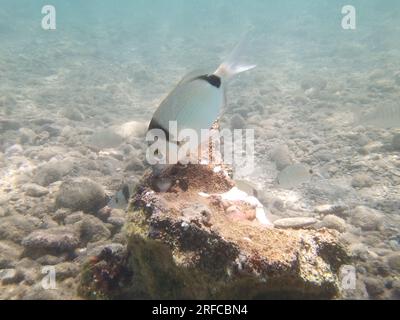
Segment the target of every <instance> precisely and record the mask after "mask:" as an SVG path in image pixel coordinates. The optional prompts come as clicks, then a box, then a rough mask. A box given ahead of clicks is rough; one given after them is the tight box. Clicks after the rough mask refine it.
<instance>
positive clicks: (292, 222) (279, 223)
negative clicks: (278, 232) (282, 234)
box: [274, 217, 318, 229]
mask: <svg viewBox="0 0 400 320" xmlns="http://www.w3.org/2000/svg"><path fill="white" fill-rule="evenodd" d="M317 222H318V220H317V219H315V218H309V217H297V218H284V219H278V220H275V221H274V226H275V227H276V228H280V229H288V228H293V229H300V228H306V227H309V226H311V225H313V224H315V223H317Z"/></svg>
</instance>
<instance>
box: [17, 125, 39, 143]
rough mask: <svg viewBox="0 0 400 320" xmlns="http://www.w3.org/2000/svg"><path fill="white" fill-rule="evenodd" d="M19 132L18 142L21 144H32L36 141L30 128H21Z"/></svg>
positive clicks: (34, 134)
mask: <svg viewBox="0 0 400 320" xmlns="http://www.w3.org/2000/svg"><path fill="white" fill-rule="evenodd" d="M18 132H19V142H20V143H21V144H33V142H34V141H35V139H36V133H35V131H33V130H32V129H30V128H21V129H19V130H18Z"/></svg>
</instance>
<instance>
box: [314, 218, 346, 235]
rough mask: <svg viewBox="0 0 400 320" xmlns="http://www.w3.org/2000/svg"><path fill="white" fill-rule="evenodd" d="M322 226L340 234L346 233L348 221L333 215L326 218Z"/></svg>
mask: <svg viewBox="0 0 400 320" xmlns="http://www.w3.org/2000/svg"><path fill="white" fill-rule="evenodd" d="M320 226H321V227H323V228H328V229H335V230H337V231H339V232H345V231H346V221H344V220H343V219H342V218H339V217H337V216H335V215H332V214H329V215H327V216H325V217H324V218H323V219H322V221H321V224H320Z"/></svg>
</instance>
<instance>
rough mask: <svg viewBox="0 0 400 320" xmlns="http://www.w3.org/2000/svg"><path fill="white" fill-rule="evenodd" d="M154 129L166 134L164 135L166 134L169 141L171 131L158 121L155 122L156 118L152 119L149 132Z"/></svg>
mask: <svg viewBox="0 0 400 320" xmlns="http://www.w3.org/2000/svg"><path fill="white" fill-rule="evenodd" d="M152 129H160V130H162V131H163V132H164V134H165V138H166V139H167V141H169V131H168V130H167V129H165V128H164V127H163V126H162V125H160V124H159V123H158V121H157V120H155V119H154V118H153V119H151V121H150V124H149V129H148V130H152Z"/></svg>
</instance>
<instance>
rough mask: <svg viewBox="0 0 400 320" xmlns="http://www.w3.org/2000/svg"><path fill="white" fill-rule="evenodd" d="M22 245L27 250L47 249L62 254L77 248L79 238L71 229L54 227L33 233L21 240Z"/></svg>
mask: <svg viewBox="0 0 400 320" xmlns="http://www.w3.org/2000/svg"><path fill="white" fill-rule="evenodd" d="M22 245H23V246H24V247H26V248H29V249H49V250H56V251H61V252H63V251H71V250H73V249H75V248H76V247H78V245H79V238H78V237H77V235H76V234H75V232H74V231H73V229H71V228H68V227H56V228H51V229H48V230H36V231H33V232H32V233H31V234H29V235H28V236H27V237H25V238H24V239H23V240H22Z"/></svg>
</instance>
